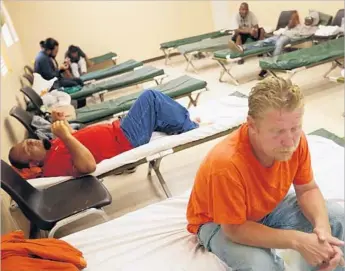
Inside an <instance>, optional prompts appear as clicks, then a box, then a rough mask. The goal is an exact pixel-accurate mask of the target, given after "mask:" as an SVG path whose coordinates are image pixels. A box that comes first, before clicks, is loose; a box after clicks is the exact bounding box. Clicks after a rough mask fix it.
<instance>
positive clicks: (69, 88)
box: [59, 86, 82, 94]
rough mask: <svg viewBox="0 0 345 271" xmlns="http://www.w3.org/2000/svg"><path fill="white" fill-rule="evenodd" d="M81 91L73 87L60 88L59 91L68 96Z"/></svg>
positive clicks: (77, 87)
mask: <svg viewBox="0 0 345 271" xmlns="http://www.w3.org/2000/svg"><path fill="white" fill-rule="evenodd" d="M81 89H82V87H81V86H75V87H68V88H61V89H59V90H60V91H63V92H66V93H68V94H72V93H75V92H78V91H80V90H81Z"/></svg>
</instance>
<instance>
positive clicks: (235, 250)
mask: <svg viewBox="0 0 345 271" xmlns="http://www.w3.org/2000/svg"><path fill="white" fill-rule="evenodd" d="M327 209H328V215H329V220H330V225H331V228H332V235H333V236H335V237H337V238H338V239H340V240H344V231H345V222H344V219H345V216H344V209H343V207H341V206H340V205H339V204H337V203H335V202H327ZM259 223H261V224H263V225H266V226H268V227H271V228H275V229H288V230H291V229H294V230H298V231H303V232H309V233H311V232H312V231H313V227H312V225H311V223H310V222H309V221H308V220H307V219H306V218H305V216H304V215H303V214H302V212H301V210H300V208H299V206H298V204H297V199H296V195H295V194H288V195H287V196H286V197H285V199H284V200H283V201H282V202H281V203H280V204H279V205H278V206H277V207H276V209H275V210H273V212H272V213H270V214H269V215H267V216H266V217H264V218H263V219H262V220H261V221H259ZM277 238H279V237H278V236H277ZM198 240H199V243H200V244H201V245H202V246H204V247H205V248H206V249H207V250H208V251H210V252H212V253H214V254H215V255H216V256H217V257H218V258H220V259H221V260H222V261H224V262H225V263H226V264H227V265H228V266H229V267H231V268H232V270H233V271H268V270H269V271H283V270H284V262H283V260H282V259H281V258H280V257H279V256H277V255H276V254H275V253H274V250H273V249H264V248H258V247H250V246H245V245H240V244H236V243H233V242H231V241H230V240H229V239H228V238H227V237H226V236H225V234H224V232H223V231H222V229H221V226H220V225H217V224H215V223H206V224H204V225H202V226H201V227H200V228H199V231H198ZM342 249H343V251H344V248H342ZM302 265H303V266H301V268H300V269H299V270H301V271H311V270H313V271H314V270H317V268H315V267H311V266H309V265H308V264H307V263H306V262H305V261H304V260H303V263H302ZM341 270H345V269H344V268H342V267H338V268H337V269H336V271H341Z"/></svg>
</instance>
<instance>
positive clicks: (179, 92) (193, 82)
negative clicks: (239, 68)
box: [74, 75, 207, 124]
mask: <svg viewBox="0 0 345 271" xmlns="http://www.w3.org/2000/svg"><path fill="white" fill-rule="evenodd" d="M150 89H152V90H158V91H161V92H163V93H164V94H166V95H168V96H169V97H171V98H173V99H179V98H182V97H188V98H189V99H190V103H189V105H188V107H190V105H192V104H193V105H194V106H196V105H197V101H198V98H199V96H200V94H201V93H202V91H204V90H207V82H206V81H203V80H199V79H195V78H192V77H189V76H187V75H184V76H180V77H178V78H176V79H173V80H171V81H169V82H167V83H164V84H161V85H158V86H155V87H152V88H150ZM141 93H142V91H140V92H137V93H134V94H130V95H126V96H123V97H120V98H117V99H112V100H109V101H105V102H102V103H99V104H94V105H88V106H85V107H83V108H79V109H77V110H76V119H75V120H74V121H76V122H80V123H85V124H86V123H92V122H96V121H100V120H101V119H104V118H109V117H111V116H113V115H114V114H123V113H124V112H126V111H128V110H129V109H130V107H131V106H132V104H133V103H134V102H135V100H136V99H137V98H138V97H139V96H140V94H141ZM192 94H193V95H195V94H196V97H195V98H194V99H193V97H192Z"/></svg>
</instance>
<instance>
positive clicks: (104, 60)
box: [87, 52, 118, 72]
mask: <svg viewBox="0 0 345 271" xmlns="http://www.w3.org/2000/svg"><path fill="white" fill-rule="evenodd" d="M117 59H118V55H117V54H116V53H113V52H109V53H106V54H104V55H100V56H96V57H92V58H89V60H90V61H91V62H92V63H93V65H92V66H88V67H87V70H88V71H89V72H93V71H97V70H101V69H105V68H108V67H111V66H113V65H115V64H116V60H117Z"/></svg>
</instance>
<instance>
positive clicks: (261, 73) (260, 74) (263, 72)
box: [258, 70, 268, 80]
mask: <svg viewBox="0 0 345 271" xmlns="http://www.w3.org/2000/svg"><path fill="white" fill-rule="evenodd" d="M267 74H268V73H267V71H266V70H261V71H260V73H259V75H258V79H259V80H262V79H264V78H265V77H266V76H267Z"/></svg>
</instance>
